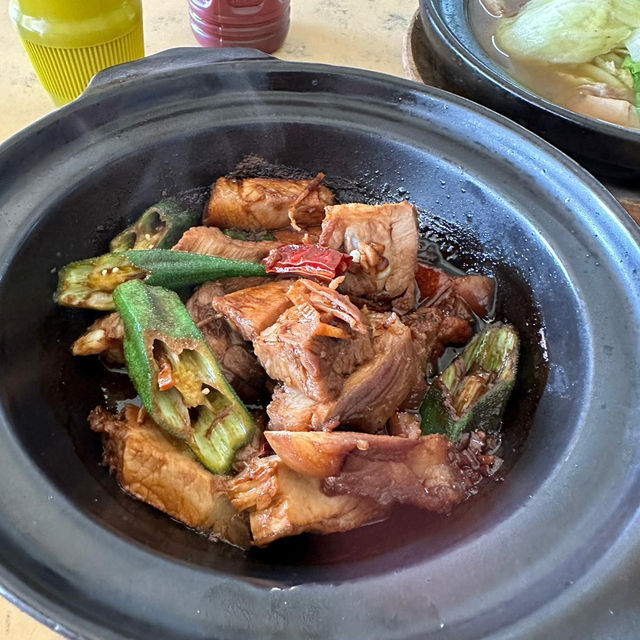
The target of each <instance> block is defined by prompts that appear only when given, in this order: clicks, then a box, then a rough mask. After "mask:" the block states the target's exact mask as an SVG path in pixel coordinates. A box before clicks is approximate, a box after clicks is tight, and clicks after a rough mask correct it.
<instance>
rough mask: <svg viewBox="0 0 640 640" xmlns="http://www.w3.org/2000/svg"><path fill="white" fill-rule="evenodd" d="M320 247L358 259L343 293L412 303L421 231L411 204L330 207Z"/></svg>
mask: <svg viewBox="0 0 640 640" xmlns="http://www.w3.org/2000/svg"><path fill="white" fill-rule="evenodd" d="M320 244H322V245H324V246H327V247H330V248H332V249H338V250H340V251H344V252H345V253H349V254H351V255H352V256H353V258H354V263H356V264H355V265H352V268H351V272H352V275H351V276H350V277H347V279H346V280H345V281H344V283H343V284H342V285H341V287H340V291H343V292H344V293H346V294H348V295H355V296H358V297H363V296H365V297H366V296H372V295H373V296H374V297H375V298H379V299H386V300H391V299H394V298H399V297H400V296H407V298H408V299H410V300H411V301H412V300H413V298H412V296H413V292H414V285H415V280H414V276H415V271H416V265H417V252H418V228H417V225H416V210H415V207H414V206H413V205H412V204H410V203H409V202H406V201H404V202H401V203H399V204H381V205H366V204H340V205H335V206H333V207H327V211H326V217H325V220H324V222H323V223H322V235H321V236H320Z"/></svg>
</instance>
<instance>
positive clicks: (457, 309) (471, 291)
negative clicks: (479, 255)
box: [416, 264, 495, 320]
mask: <svg viewBox="0 0 640 640" xmlns="http://www.w3.org/2000/svg"><path fill="white" fill-rule="evenodd" d="M416 280H417V283H418V288H419V291H420V300H421V305H423V306H425V307H436V308H437V309H440V311H442V312H443V313H445V314H447V315H450V316H459V317H461V318H466V319H468V320H472V319H473V316H472V314H471V312H473V313H475V314H476V315H477V316H479V317H481V318H485V317H487V316H488V315H489V313H490V312H491V309H492V307H493V299H494V294H495V282H494V280H493V279H492V278H489V277H487V276H479V275H464V276H456V275H453V274H450V273H447V272H446V271H443V270H442V269H438V268H437V267H431V266H428V265H425V264H420V265H418V270H417V271H416Z"/></svg>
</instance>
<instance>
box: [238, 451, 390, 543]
mask: <svg viewBox="0 0 640 640" xmlns="http://www.w3.org/2000/svg"><path fill="white" fill-rule="evenodd" d="M228 495H229V498H230V500H231V504H232V505H233V507H234V508H235V509H236V510H237V511H245V510H246V511H248V512H249V524H250V527H251V534H252V536H253V544H255V545H256V546H260V547H261V546H264V545H267V544H269V543H270V542H273V541H274V540H277V539H278V538H285V537H287V536H294V535H298V534H300V533H305V532H308V533H337V532H341V531H350V530H351V529H356V528H358V527H361V526H362V525H364V524H367V523H369V522H375V521H376V520H380V519H381V518H383V517H384V516H385V515H386V513H387V511H388V508H387V507H383V506H381V505H380V504H379V503H377V502H376V501H375V500H373V499H371V498H363V497H360V496H351V495H336V496H328V495H326V494H325V493H324V492H323V491H322V479H321V478H317V477H314V476H311V475H304V474H301V473H297V472H296V471H294V470H293V469H291V468H290V467H288V466H287V465H285V464H283V463H282V460H280V458H279V457H278V456H275V455H271V456H267V457H265V458H254V459H253V461H252V462H251V463H250V464H249V465H248V466H247V468H246V469H245V470H244V471H243V472H242V473H240V474H239V475H237V476H235V477H234V478H232V479H231V480H230V482H229V484H228Z"/></svg>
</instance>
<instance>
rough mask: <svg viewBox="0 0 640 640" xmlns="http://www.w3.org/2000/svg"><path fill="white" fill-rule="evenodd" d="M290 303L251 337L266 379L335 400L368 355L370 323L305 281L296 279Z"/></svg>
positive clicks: (328, 291)
mask: <svg viewBox="0 0 640 640" xmlns="http://www.w3.org/2000/svg"><path fill="white" fill-rule="evenodd" d="M287 296H288V298H289V299H290V300H291V302H292V303H293V304H294V306H293V307H290V308H289V309H287V310H286V311H285V312H284V313H283V314H282V315H280V317H279V318H278V319H277V321H276V322H275V323H274V324H273V325H271V326H270V327H267V328H266V329H265V330H264V331H262V333H260V335H258V336H257V337H256V338H255V339H254V341H253V348H254V351H255V354H256V356H257V358H258V360H259V361H260V363H261V364H262V366H263V367H264V368H265V370H266V372H267V374H268V375H269V377H271V378H273V379H274V380H280V381H281V382H284V383H285V384H286V385H287V387H288V388H291V389H296V390H298V391H300V392H302V393H304V394H305V395H307V396H308V397H309V398H311V399H313V400H316V401H318V402H324V401H328V400H331V399H333V398H336V397H337V396H338V394H339V393H340V391H341V390H342V387H343V384H344V379H345V376H346V375H348V374H350V373H352V372H353V371H354V370H355V369H356V367H358V366H359V365H360V364H362V363H364V362H366V361H368V360H370V359H371V358H372V357H373V344H372V340H371V326H370V323H369V321H368V320H367V319H366V318H365V316H364V315H363V314H362V313H361V312H360V310H359V309H358V308H357V307H356V306H355V305H353V304H352V303H351V302H350V300H349V298H347V297H346V296H343V295H342V294H340V293H338V292H337V291H334V290H333V289H331V288H329V287H325V286H323V285H320V284H317V283H316V282H312V281H310V280H297V281H296V282H294V283H293V284H292V285H291V287H290V288H289V290H288V291H287Z"/></svg>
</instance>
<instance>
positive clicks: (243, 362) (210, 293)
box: [186, 278, 266, 404]
mask: <svg viewBox="0 0 640 640" xmlns="http://www.w3.org/2000/svg"><path fill="white" fill-rule="evenodd" d="M248 279H249V278H247V280H248ZM237 280H241V279H240V278H237ZM223 292H224V287H223V285H222V284H220V283H217V282H207V283H205V284H203V285H202V286H201V287H200V288H199V289H197V290H196V291H195V293H194V294H193V295H192V296H191V297H190V298H189V300H188V301H187V304H186V307H187V311H188V312H189V315H190V316H191V318H192V319H193V321H194V322H195V323H196V326H197V327H198V328H199V329H200V331H201V332H202V335H203V336H204V338H205V340H206V341H207V345H208V346H209V348H210V349H211V352H212V353H213V355H214V357H215V358H216V360H217V361H218V364H219V365H220V366H221V367H222V372H223V373H224V374H225V376H226V378H227V380H228V381H229V384H231V386H232V387H233V388H234V389H235V390H236V392H237V394H238V395H239V396H240V398H242V399H243V400H244V401H245V402H249V403H251V404H254V403H257V402H259V401H260V400H261V399H262V398H263V396H264V394H265V383H266V375H265V373H264V370H263V368H262V367H261V366H260V364H259V363H258V361H257V360H256V357H255V356H254V355H253V353H251V351H250V350H249V348H248V347H249V345H247V343H246V342H245V341H244V340H243V339H242V337H241V336H240V335H239V334H238V333H237V332H236V331H233V330H232V329H231V328H230V327H229V325H228V324H227V323H226V322H225V321H224V319H223V318H220V317H219V316H218V314H217V313H216V312H215V311H214V309H213V307H212V305H211V302H212V300H213V299H214V298H216V299H217V298H218V297H220V296H221V295H222V294H223Z"/></svg>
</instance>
